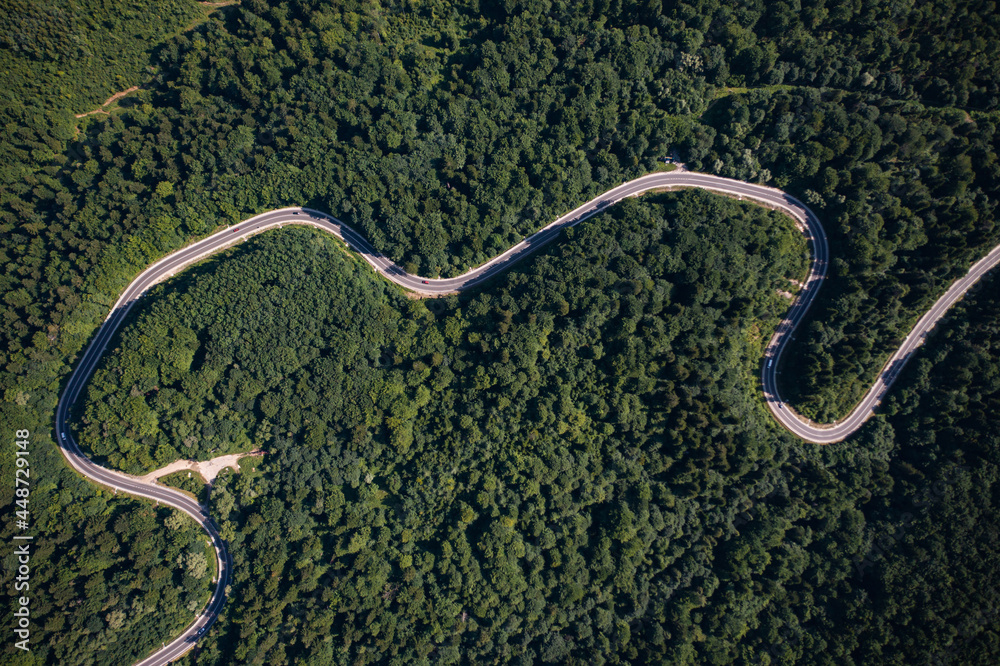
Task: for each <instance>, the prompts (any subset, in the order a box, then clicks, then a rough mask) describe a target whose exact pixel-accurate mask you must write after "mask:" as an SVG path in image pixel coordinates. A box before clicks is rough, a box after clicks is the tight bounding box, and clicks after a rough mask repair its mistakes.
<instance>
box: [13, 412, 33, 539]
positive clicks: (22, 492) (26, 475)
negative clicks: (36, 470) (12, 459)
mask: <svg viewBox="0 0 1000 666" xmlns="http://www.w3.org/2000/svg"><path fill="white" fill-rule="evenodd" d="M29 435H30V433H29V432H28V431H27V430H17V431H15V432H14V436H15V440H14V444H15V449H16V450H15V453H16V460H17V462H16V463H15V465H16V466H17V471H16V472H15V473H14V485H15V489H14V495H15V496H16V497H17V500H16V501H15V504H17V512H16V513H17V526H18V527H19V528H21V529H22V530H23V529H27V527H28V495H29V494H30V493H31V489H30V481H29V479H30V477H31V470H30V468H29V467H28V465H29V464H30V463H29V462H28V441H29V440H28V437H29Z"/></svg>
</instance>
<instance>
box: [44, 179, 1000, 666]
mask: <svg viewBox="0 0 1000 666" xmlns="http://www.w3.org/2000/svg"><path fill="white" fill-rule="evenodd" d="M687 187H694V188H701V189H705V190H710V191H712V192H718V193H721V194H726V195H729V196H733V197H737V198H739V199H746V200H748V201H753V202H756V203H759V204H763V205H765V206H768V207H771V208H774V209H777V210H781V211H783V212H785V213H787V214H788V215H790V216H791V217H792V218H794V219H795V221H796V223H797V225H798V226H799V228H800V229H801V230H802V232H803V234H804V235H805V236H806V238H807V239H808V241H809V245H810V249H811V254H812V261H811V265H810V269H809V276H808V278H807V279H806V282H805V285H804V286H803V288H802V289H801V291H800V292H799V294H798V295H797V296H796V298H795V301H794V302H793V303H792V306H791V308H790V309H789V311H788V314H787V315H786V316H785V319H784V320H783V321H782V322H781V323H780V324H779V326H778V328H777V331H776V332H775V334H774V337H772V338H771V341H770V342H769V344H768V346H767V348H766V351H765V356H764V359H763V360H762V362H761V381H762V383H763V389H764V398H765V401H766V403H767V406H768V408H769V409H770V410H771V413H772V414H774V417H775V418H776V419H777V420H778V422H779V423H781V424H782V425H783V426H785V427H786V428H787V429H788V430H790V431H791V432H793V433H795V434H796V435H798V436H799V437H801V438H802V439H804V440H807V441H809V442H815V443H817V444H828V443H831V442H837V441H840V440H842V439H844V438H845V437H847V436H848V435H850V434H851V433H853V432H854V431H856V430H857V429H858V428H860V427H861V425H862V424H863V423H864V422H865V421H866V420H867V419H868V418H869V417H870V416H871V415H872V413H873V412H874V410H875V408H876V407H877V406H878V405H879V404H880V403H881V400H882V398H883V396H884V395H885V393H886V391H887V390H888V388H889V386H890V385H891V384H892V382H893V381H894V380H895V378H896V377H897V376H898V375H899V370H900V368H901V367H902V366H903V364H905V363H906V362H907V361H908V360H909V359H910V358H911V357H912V355H913V352H914V350H915V349H916V348H917V347H919V346H920V345H921V344H922V343H923V341H924V339H925V337H926V335H927V333H928V331H930V330H931V329H932V328H933V327H934V325H935V324H936V323H937V321H938V320H939V319H940V318H941V317H942V316H943V315H944V313H945V312H946V311H947V310H948V308H950V307H951V306H952V304H954V303H955V302H956V301H958V300H959V299H960V298H961V297H962V295H963V294H965V292H966V291H967V290H968V289H969V287H971V286H972V285H973V284H974V283H975V282H976V281H978V280H979V279H980V278H981V277H982V276H983V275H984V274H985V273H986V272H987V271H989V270H990V269H991V268H993V267H994V266H996V265H997V263H1000V247H997V248H994V249H993V251H992V252H990V253H989V254H988V255H987V256H986V257H984V258H983V259H981V260H980V261H979V262H978V263H976V264H975V265H974V266H973V267H972V269H971V270H970V271H969V273H968V274H967V275H966V276H965V277H964V278H962V279H960V280H958V281H956V282H955V284H954V285H952V287H951V288H950V289H949V290H948V291H947V292H946V293H945V294H944V296H942V297H941V298H940V299H938V301H937V302H936V303H935V304H934V306H933V307H932V308H931V309H930V310H929V311H928V312H927V314H925V315H924V316H923V318H921V319H920V321H919V322H917V324H916V326H914V328H913V330H912V331H911V332H910V334H909V335H908V336H907V337H906V339H905V340H904V342H903V344H902V345H901V346H900V348H899V350H898V351H897V352H896V353H895V354H893V356H892V358H891V359H890V360H889V362H888V363H886V365H885V367H884V368H883V369H882V371H881V372H880V373H879V377H878V379H877V380H876V381H875V384H874V385H873V386H872V387H871V389H870V390H869V391H868V393H866V394H865V396H864V398H862V400H861V402H859V403H858V404H857V406H856V407H855V408H854V409H853V410H852V411H851V413H850V414H849V415H848V416H847V417H845V418H844V419H843V420H841V421H838V422H837V423H834V424H815V423H811V422H810V421H808V420H807V419H805V418H803V417H802V416H800V415H798V414H796V413H795V412H794V411H792V409H791V408H790V407H789V406H788V405H787V404H786V403H785V402H784V401H783V400H782V399H781V396H780V395H779V393H778V384H777V373H778V369H779V367H780V365H781V363H780V362H781V355H782V354H783V353H784V351H785V349H786V347H787V343H788V341H789V340H790V339H791V338H792V335H793V333H794V331H795V329H796V327H797V326H798V324H799V322H801V321H802V318H803V317H804V316H805V314H806V312H807V311H808V309H809V306H810V305H812V302H813V301H814V300H815V298H816V294H817V292H818V291H819V288H820V285H821V284H822V283H823V279H824V278H825V277H826V272H827V266H828V263H829V259H830V257H829V248H828V246H827V241H826V234H825V232H824V231H823V226H822V225H821V224H820V222H819V219H818V218H817V217H816V216H815V215H814V214H813V212H812V211H811V210H809V208H808V207H807V206H805V205H804V204H803V203H802V202H801V201H799V200H798V199H796V198H794V197H792V196H789V195H788V194H785V193H784V192H782V191H780V190H777V189H774V188H770V187H764V186H762V185H752V184H750V183H744V182H741V181H736V180H730V179H727V178H720V177H718V176H711V175H708V174H700V173H692V172H688V171H673V172H668V173H654V174H650V175H647V176H642V177H641V178H636V179H635V180H631V181H628V182H626V183H624V184H622V185H619V186H618V187H615V188H613V189H611V190H608V191H607V192H605V193H603V194H601V195H600V196H598V197H595V198H594V199H591V200H590V201H588V202H587V203H585V204H583V205H582V206H580V207H579V208H577V209H575V210H573V211H570V212H569V213H567V214H566V215H563V216H562V217H560V218H559V219H557V220H555V221H554V222H552V223H551V224H549V225H548V226H546V227H545V228H543V229H541V230H540V231H538V232H536V233H535V234H533V235H531V236H529V237H527V238H526V239H524V240H523V241H521V242H520V243H518V244H517V245H515V246H514V247H512V248H510V249H509V250H507V251H506V252H504V253H503V254H500V255H499V256H497V257H494V258H493V259H490V260H489V261H487V262H486V263H484V264H482V265H481V266H477V267H476V268H473V269H471V270H469V271H468V272H467V273H465V274H464V275H460V276H458V277H454V278H447V279H430V278H422V277H419V276H415V275H409V274H408V273H406V271H404V270H403V269H402V268H401V267H400V266H398V265H397V264H395V263H393V262H392V261H391V260H389V259H388V258H387V257H385V256H383V255H381V254H379V253H378V252H377V251H376V250H375V249H374V248H373V247H372V246H371V245H370V244H369V243H368V241H367V240H366V239H365V238H364V237H363V236H361V235H360V234H358V233H357V232H356V231H354V230H353V229H351V228H350V227H349V226H347V225H346V224H344V223H343V222H341V221H339V220H337V219H336V218H333V217H330V216H329V215H326V214H325V213H322V212H320V211H316V210H311V209H306V208H283V209H280V210H274V211H271V212H268V213H264V214H262V215H257V216H256V217H253V218H250V219H249V220H245V221H243V222H240V223H239V224H236V225H233V226H232V227H229V228H226V229H223V230H222V231H219V232H217V233H215V234H213V235H211V236H209V237H208V238H205V239H203V240H201V241H199V242H197V243H193V244H192V245H189V246H188V247H186V248H184V249H181V250H178V251H177V252H174V253H173V254H170V255H168V256H166V257H164V258H163V259H161V260H159V261H157V262H156V263H154V264H153V265H151V266H150V267H149V268H147V269H146V270H145V271H143V272H142V273H141V274H139V276H138V277H137V278H136V279H135V280H133V281H132V283H131V284H129V286H128V287H127V288H126V289H125V291H124V292H123V293H122V295H121V297H120V298H119V299H118V302H117V303H115V306H114V307H113V308H112V310H111V313H110V314H109V315H108V318H107V319H106V320H105V321H104V324H103V325H102V326H101V327H100V329H98V331H97V334H96V336H95V337H94V339H93V340H92V341H91V343H90V345H89V346H88V347H87V349H86V351H85V352H84V354H83V357H82V358H81V360H80V362H79V364H78V365H77V367H76V368H75V369H74V370H73V374H72V375H70V378H69V382H68V383H67V385H66V388H65V390H64V392H63V395H62V397H61V398H60V400H59V406H58V408H57V410H56V432H57V433H58V438H59V440H58V441H59V445H60V447H61V448H62V452H63V455H64V456H65V458H66V460H67V461H68V462H69V464H70V465H72V467H73V468H74V469H75V470H77V471H78V472H80V473H81V474H83V475H84V476H86V477H87V478H89V479H91V480H92V481H94V482H95V483H99V484H101V485H103V486H107V487H109V488H112V489H114V490H115V492H118V491H121V492H123V493H128V494H130V495H135V496H138V497H145V498H147V499H151V500H154V501H156V502H157V503H161V504H164V505H168V506H172V507H174V508H175V509H178V510H179V511H183V512H184V513H186V514H188V515H189V516H191V517H192V518H194V519H195V520H196V521H198V523H199V524H200V525H201V526H202V528H203V529H204V530H205V532H206V533H207V534H208V536H209V538H210V539H211V541H212V544H213V545H214V547H215V554H216V560H217V562H216V564H217V569H218V577H217V580H216V587H215V590H214V592H213V593H212V598H211V600H210V601H209V604H208V606H207V608H205V610H204V611H203V612H202V613H201V614H200V615H198V616H197V617H196V618H195V619H194V621H193V622H192V623H191V624H190V625H189V626H188V627H187V628H186V629H185V630H184V633H182V634H181V635H180V636H178V637H177V638H176V639H174V640H173V641H171V642H170V643H168V644H166V645H165V646H164V647H163V648H162V649H160V650H158V651H156V652H155V653H154V654H152V655H150V656H149V657H147V658H146V659H144V660H142V661H140V662H139V666H159V665H161V664H167V663H169V662H171V661H173V660H174V659H177V658H178V657H180V656H181V655H183V654H184V653H185V652H187V651H188V650H190V649H191V648H192V647H193V646H194V645H195V643H196V642H197V640H198V639H199V638H200V637H201V636H203V635H204V634H205V632H207V631H208V628H209V627H210V626H211V625H212V623H213V622H215V620H216V618H217V617H218V616H219V613H220V611H221V610H222V606H223V604H224V603H225V590H226V586H227V585H228V584H229V580H230V571H231V569H232V560H231V558H230V555H229V551H228V550H227V548H226V544H225V542H224V541H223V540H222V538H221V537H220V536H219V532H218V528H217V527H216V525H215V523H214V522H213V521H212V519H211V518H210V517H209V513H208V508H207V507H205V506H202V505H200V504H198V503H197V502H195V501H194V500H192V499H190V498H189V497H188V496H186V495H184V494H183V493H181V492H178V491H176V490H171V489H168V488H165V487H163V486H158V485H156V484H151V483H142V482H140V481H138V480H137V479H136V478H134V477H131V476H128V475H126V474H122V473H119V472H113V471H110V470H107V469H105V468H103V467H100V466H99V465H95V464H94V463H93V462H91V461H90V460H89V459H88V458H87V457H86V456H84V454H83V452H82V451H81V450H80V447H79V446H78V445H77V443H76V441H75V440H74V439H73V434H72V433H71V432H70V431H69V428H68V425H67V424H68V420H69V416H70V411H71V409H72V407H73V404H74V403H75V402H76V399H77V397H78V396H79V394H80V391H81V389H82V388H83V386H84V385H85V384H86V382H87V380H88V379H89V378H90V375H91V373H92V372H93V371H94V368H95V366H96V365H97V362H98V361H99V360H100V357H101V355H102V354H103V353H104V349H105V348H106V347H107V345H108V342H109V340H110V339H111V338H112V336H113V335H114V334H115V331H117V330H118V327H119V326H120V325H121V322H122V321H123V320H124V318H125V316H126V315H127V314H128V311H129V310H130V309H131V308H132V306H133V305H134V304H135V303H136V301H137V300H138V299H139V298H141V297H142V295H143V294H144V293H145V292H146V291H147V290H148V289H149V288H150V287H152V286H153V285H154V284H156V283H158V282H160V281H162V280H165V279H167V278H169V277H170V276H172V275H174V274H176V273H177V272H179V271H181V270H182V269H183V268H185V267H186V266H189V265H191V264H193V263H195V262H196V261H199V260H200V259H202V258H204V257H206V256H208V255H211V254H214V253H216V252H218V251H220V250H222V249H223V248H226V247H229V246H231V245H233V244H234V243H236V242H238V241H241V240H243V239H245V238H246V237H248V236H250V235H252V234H255V233H260V232H261V231H265V230H267V229H272V228H274V227H280V226H284V225H286V224H305V225H311V226H314V227H317V228H319V229H322V230H324V231H328V232H330V233H332V234H334V235H335V236H337V237H338V238H341V239H342V240H343V241H344V242H345V243H347V245H348V246H349V247H350V248H351V249H353V250H354V251H356V252H358V253H359V254H360V255H361V256H362V257H363V258H364V259H365V261H367V262H368V263H369V264H371V265H372V267H373V268H374V269H375V270H377V271H378V272H379V273H381V274H382V275H383V276H385V277H386V278H387V279H389V280H391V281H392V282H395V283H396V284H398V285H400V286H402V287H405V288H406V289H409V290H411V291H414V292H418V293H420V294H423V295H426V296H440V295H444V294H452V293H457V292H460V291H463V290H466V289H469V288H471V287H474V286H476V285H479V284H481V283H482V282H484V281H486V280H489V279H490V278H492V277H494V276H495V275H497V274H498V273H501V272H503V271H504V270H506V269H507V268H509V267H510V266H512V265H513V264H515V263H517V262H518V261H521V260H522V259H524V258H525V257H527V256H528V255H530V254H531V253H533V252H535V251H536V250H538V249H539V248H541V247H543V246H545V245H546V244H548V243H550V242H551V241H553V240H554V239H556V238H558V237H559V234H560V233H561V232H562V230H563V229H565V228H567V227H572V226H574V225H577V224H579V223H580V222H582V221H583V220H586V219H587V218H590V217H593V216H594V215H596V214H598V213H600V212H601V211H602V210H604V209H605V208H607V207H608V206H610V205H612V204H614V203H616V202H618V201H621V200H622V199H624V198H626V197H631V196H638V195H640V194H643V193H644V192H649V191H651V190H659V189H665V188H687Z"/></svg>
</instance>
